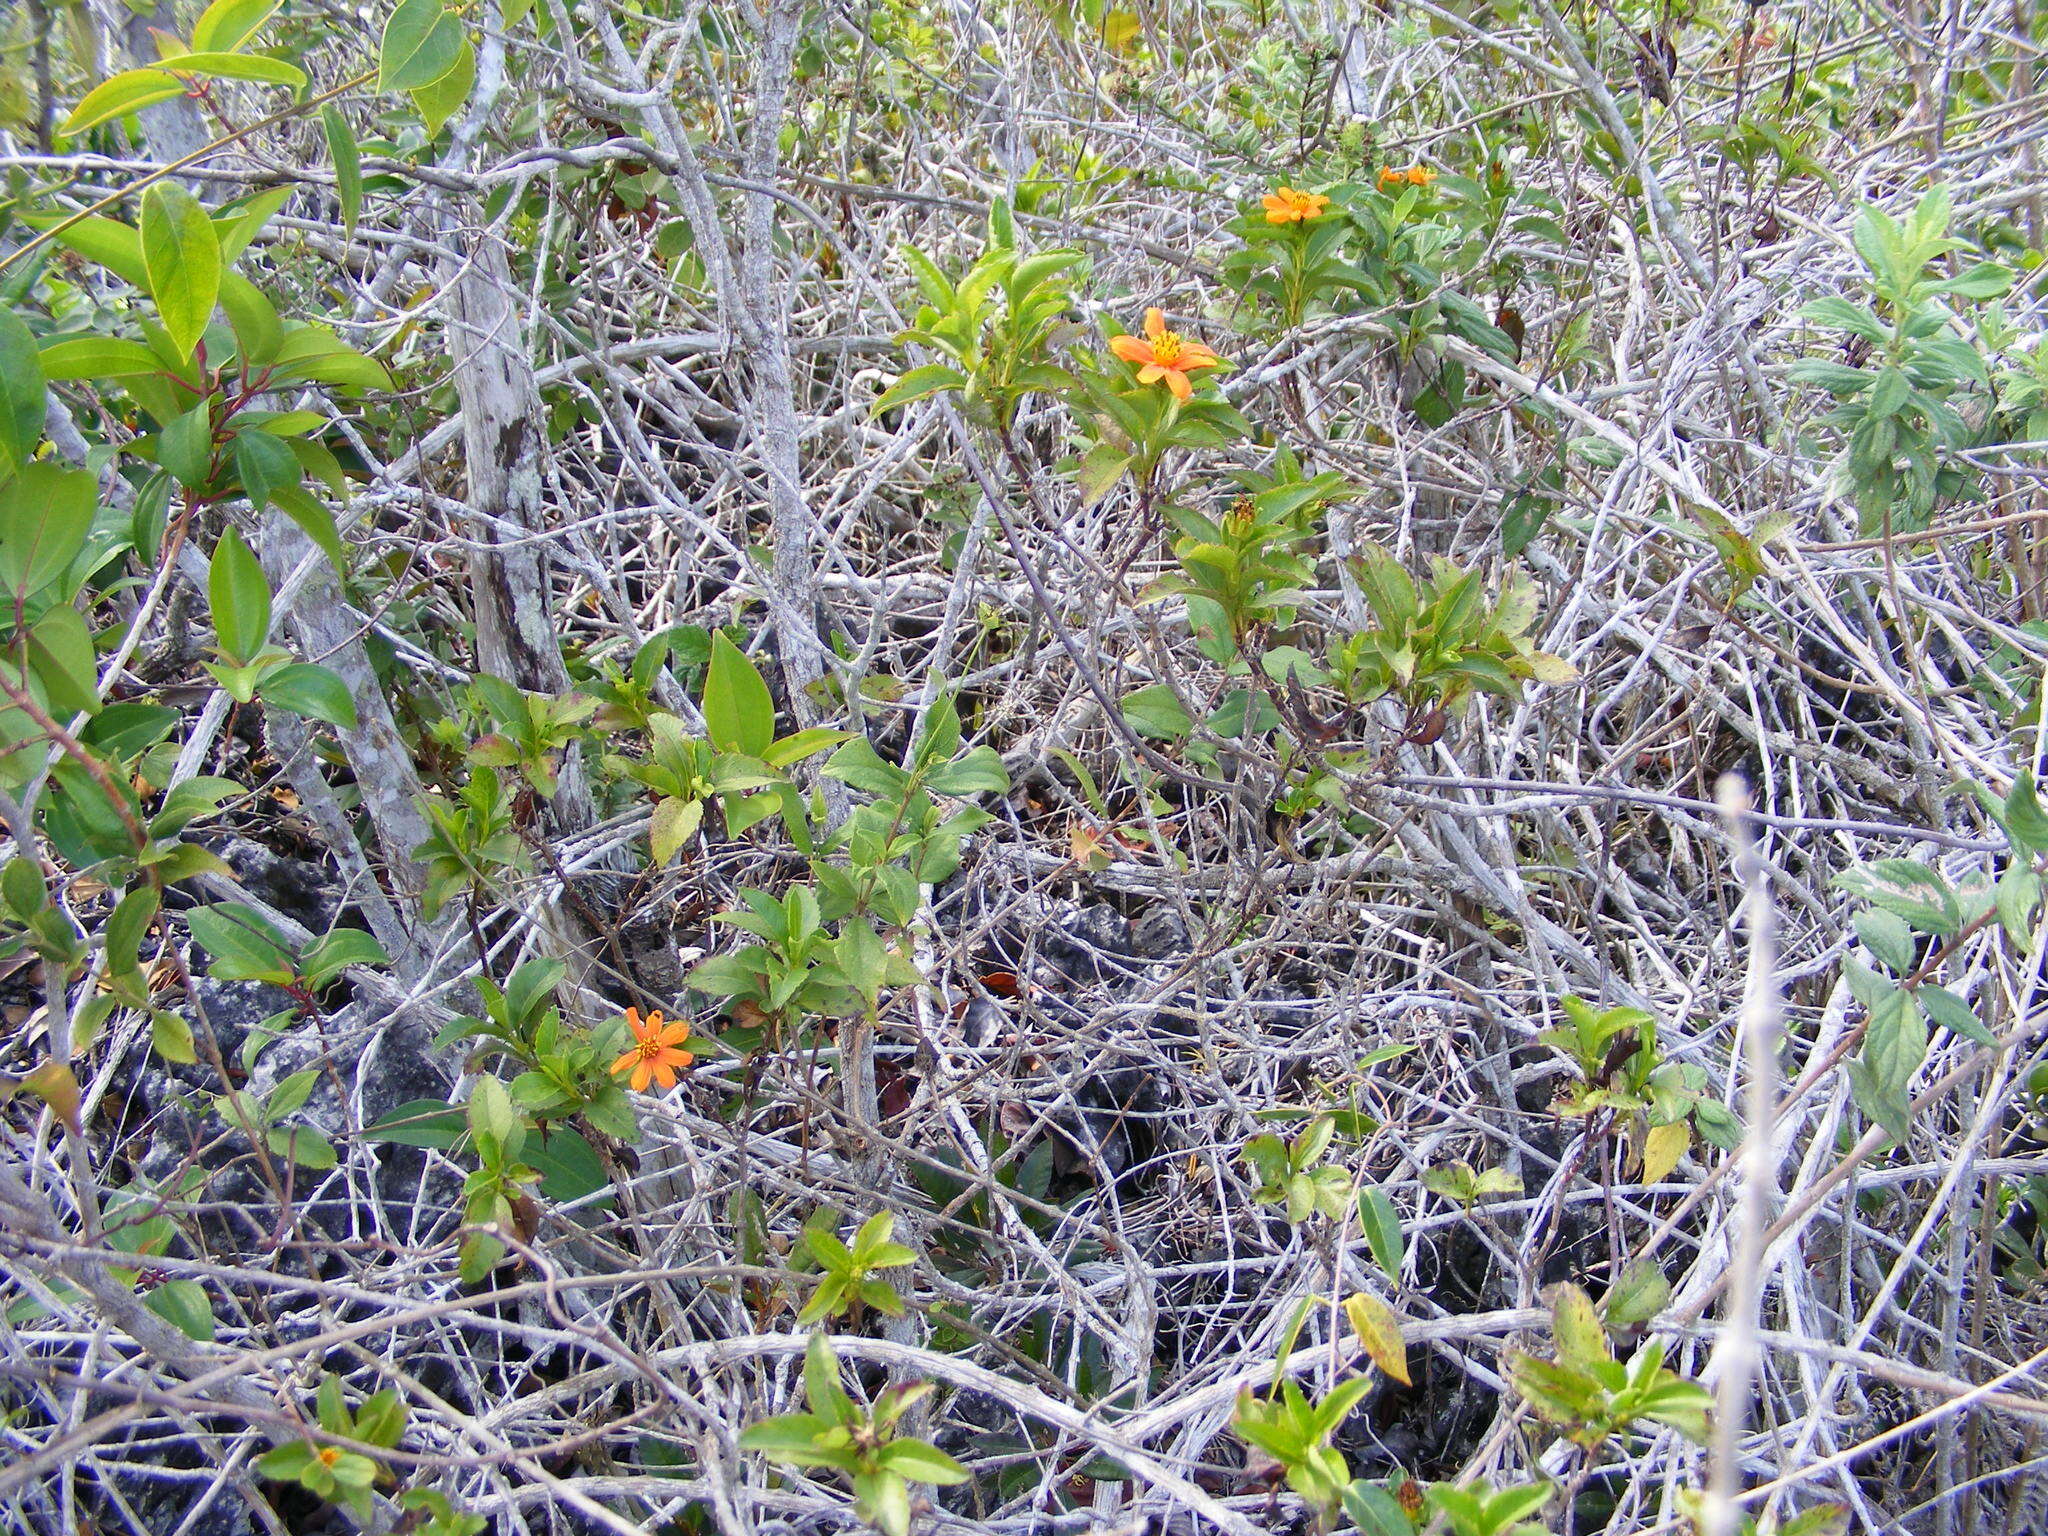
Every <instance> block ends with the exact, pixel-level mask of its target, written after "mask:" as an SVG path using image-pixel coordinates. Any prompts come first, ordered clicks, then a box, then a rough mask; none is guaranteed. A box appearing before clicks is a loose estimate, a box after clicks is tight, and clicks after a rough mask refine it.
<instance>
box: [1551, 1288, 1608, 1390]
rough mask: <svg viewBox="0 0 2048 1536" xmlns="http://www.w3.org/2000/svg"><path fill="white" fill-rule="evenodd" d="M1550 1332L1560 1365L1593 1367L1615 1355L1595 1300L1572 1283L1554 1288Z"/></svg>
mask: <svg viewBox="0 0 2048 1536" xmlns="http://www.w3.org/2000/svg"><path fill="white" fill-rule="evenodd" d="M1550 1334H1551V1338H1552V1340H1553V1341H1554V1342H1555V1343H1556V1345H1557V1360H1558V1364H1560V1365H1568V1366H1570V1367H1571V1368H1572V1369H1573V1370H1577V1371H1585V1370H1590V1369H1591V1368H1592V1367H1594V1366H1596V1365H1604V1364H1606V1363H1607V1362H1608V1361H1610V1360H1612V1359H1613V1358H1614V1352H1613V1351H1612V1350H1610V1349H1609V1348H1608V1347H1607V1329H1606V1328H1605V1327H1604V1326H1603V1325H1602V1323H1601V1321H1600V1314H1599V1312H1598V1311H1597V1310H1595V1308H1594V1306H1593V1299H1592V1298H1591V1297H1590V1296H1588V1295H1587V1294H1586V1293H1585V1292H1584V1291H1582V1290H1580V1289H1579V1288H1578V1287H1577V1286H1576V1285H1572V1284H1570V1283H1569V1282H1560V1283H1559V1284H1557V1285H1556V1286H1553V1287H1552V1288H1551V1293H1550Z"/></svg>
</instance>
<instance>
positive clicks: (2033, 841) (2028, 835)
mask: <svg viewBox="0 0 2048 1536" xmlns="http://www.w3.org/2000/svg"><path fill="white" fill-rule="evenodd" d="M1999 821H2000V823H2001V824H2002V825H2003V826H2004V827H2005V831H2006V835H2007V836H2008V837H2010V838H2011V839H2012V840H2013V846H2015V847H2016V848H2019V849H2020V850H2022V851H2023V852H2026V853H2048V812H2044V811H2043V810H2042V809H2041V797H2040V794H2039V793H2038V791H2037V790H2036V788H2035V785H2034V775H2033V771H2032V770H2031V769H2026V768H2022V769H2021V770H2020V771H2019V774H2018V775H2017V776H2016V777H2015V778H2014V779H2013V781H2012V788H2011V790H2009V791H2008V792H2007V794H2006V797H2005V804H2004V805H2003V806H2002V807H2001V808H2000V815H1999Z"/></svg>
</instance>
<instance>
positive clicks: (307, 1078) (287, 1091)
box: [263, 1067, 320, 1120]
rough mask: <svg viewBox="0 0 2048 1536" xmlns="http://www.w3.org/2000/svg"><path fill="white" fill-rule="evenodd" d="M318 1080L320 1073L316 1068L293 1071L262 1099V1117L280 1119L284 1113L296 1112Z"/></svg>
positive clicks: (311, 1092)
mask: <svg viewBox="0 0 2048 1536" xmlns="http://www.w3.org/2000/svg"><path fill="white" fill-rule="evenodd" d="M319 1081H320V1073H319V1071H318V1069H316V1068H311V1067H309V1068H307V1069H306V1070H305V1071H304V1072H294V1073H293V1074H292V1075H291V1076H290V1077H288V1078H286V1079H285V1080H284V1081H283V1082H281V1083H279V1084H278V1085H277V1086H276V1087H275V1088H273V1089H271V1090H270V1096H269V1097H268V1098H267V1099H265V1100H264V1101H263V1118H264V1119H266V1120H282V1119H283V1118H284V1117H285V1116H286V1115H289V1114H294V1113H296V1112H297V1111H298V1110H299V1109H300V1108H301V1107H303V1106H304V1104H305V1102H306V1100H307V1099H309V1098H311V1097H312V1095H313V1088H314V1086H315V1085H316V1084H317V1083H318V1082H319Z"/></svg>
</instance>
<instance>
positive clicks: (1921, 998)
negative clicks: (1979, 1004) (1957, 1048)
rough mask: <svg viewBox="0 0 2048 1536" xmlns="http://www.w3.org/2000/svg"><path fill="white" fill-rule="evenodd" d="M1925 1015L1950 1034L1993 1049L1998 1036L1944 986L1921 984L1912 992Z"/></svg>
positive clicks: (1974, 1011)
mask: <svg viewBox="0 0 2048 1536" xmlns="http://www.w3.org/2000/svg"><path fill="white" fill-rule="evenodd" d="M1913 996H1914V997H1915V998H1916V999H1917V1000H1918V1002H1919V1004H1920V1006H1921V1008H1922V1009H1924V1010H1925V1011H1926V1014H1927V1017H1928V1018H1930V1019H1932V1020H1933V1021H1934V1022H1935V1023H1937V1024H1939V1025H1940V1026H1941V1027H1942V1028H1943V1029H1945V1030H1947V1031H1948V1032H1949V1033H1950V1034H1955V1035H1961V1036H1962V1037H1963V1038H1964V1039H1965V1040H1973V1041H1975V1042H1976V1043H1977V1044H1978V1045H1988V1046H1990V1047H1992V1048H1993V1049H1994V1050H1995V1049H1996V1048H1997V1046H1998V1037H1997V1036H1996V1035H1994V1034H1992V1033H1991V1031H1990V1030H1988V1029H1986V1028H1985V1027H1984V1023H1983V1021H1982V1020H1981V1019H1979V1018H1978V1017H1977V1014H1976V1010H1975V1009H1973V1008H1971V1006H1970V1005H1969V1004H1968V1003H1966V1002H1964V1001H1963V1000H1962V999H1961V998H1960V997H1957V996H1956V995H1955V993H1953V992H1951V991H1949V990H1948V989H1947V988H1946V987H1937V986H1933V985H1929V984H1923V985H1922V986H1920V987H1919V988H1918V989H1916V990H1915V991H1914V993H1913Z"/></svg>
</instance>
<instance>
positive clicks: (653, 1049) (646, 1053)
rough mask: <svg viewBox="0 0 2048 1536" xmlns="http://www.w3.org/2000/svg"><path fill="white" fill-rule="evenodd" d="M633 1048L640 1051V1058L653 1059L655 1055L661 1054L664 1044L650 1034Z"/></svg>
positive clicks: (644, 1059) (643, 1059)
mask: <svg viewBox="0 0 2048 1536" xmlns="http://www.w3.org/2000/svg"><path fill="white" fill-rule="evenodd" d="M633 1049H634V1050H636V1051H638V1052H639V1053H640V1059H641V1060H642V1061H652V1060H654V1058H655V1057H657V1056H659V1055H660V1054H661V1052H662V1045H661V1041H660V1040H658V1039H656V1038H654V1037H653V1036H649V1037H648V1038H647V1039H645V1040H642V1041H641V1042H640V1043H639V1044H637V1045H635V1046H634V1047H633Z"/></svg>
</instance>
